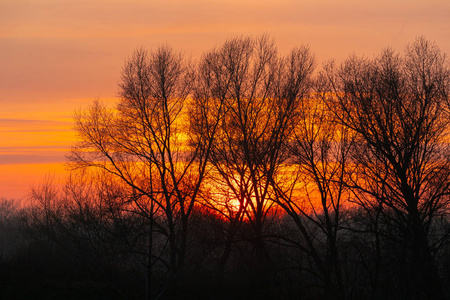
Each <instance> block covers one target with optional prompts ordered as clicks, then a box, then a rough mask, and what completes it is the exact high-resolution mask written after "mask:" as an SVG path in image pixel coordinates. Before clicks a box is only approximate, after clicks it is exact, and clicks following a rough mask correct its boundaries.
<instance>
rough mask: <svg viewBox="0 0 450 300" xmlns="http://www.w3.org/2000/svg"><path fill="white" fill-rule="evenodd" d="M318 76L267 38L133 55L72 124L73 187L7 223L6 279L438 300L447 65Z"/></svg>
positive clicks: (38, 199) (38, 192)
mask: <svg viewBox="0 0 450 300" xmlns="http://www.w3.org/2000/svg"><path fill="white" fill-rule="evenodd" d="M316 65H317V64H316V61H315V58H314V55H313V54H312V53H311V52H310V50H309V48H308V47H299V48H295V49H293V50H292V51H290V52H289V53H288V54H287V55H285V56H281V55H279V54H278V52H277V49H276V45H275V43H274V41H273V40H272V39H271V38H270V37H268V36H262V37H258V38H252V37H240V38H235V39H231V40H228V41H227V42H225V43H224V44H223V45H221V46H219V47H216V48H215V49H213V50H211V51H209V52H206V53H205V54H204V55H203V56H202V57H201V59H200V60H199V61H197V62H193V61H190V60H189V59H187V58H186V57H185V56H184V55H183V54H181V53H178V52H176V51H174V50H173V49H172V48H170V47H169V46H162V47H159V48H158V49H156V50H155V51H154V52H148V51H146V50H143V49H141V50H137V51H136V52H135V53H134V54H133V55H132V56H131V57H130V58H129V59H128V61H127V62H126V63H125V65H124V68H123V71H122V77H121V80H120V83H119V94H120V101H119V103H118V104H117V106H116V107H113V108H112V107H107V106H105V105H103V104H102V103H101V102H100V101H95V102H94V103H93V105H92V106H91V107H90V108H88V109H87V110H84V111H80V112H77V113H76V116H75V128H76V131H77V134H78V142H77V144H76V145H74V146H73V148H72V150H71V152H70V154H68V161H69V163H68V164H69V167H70V168H71V169H72V174H71V177H70V179H69V180H68V181H67V182H66V183H65V184H64V185H63V186H57V185H55V184H52V183H46V184H43V185H42V186H40V187H38V188H35V189H33V191H32V196H31V198H32V200H33V201H34V202H33V203H34V204H33V205H32V206H31V207H28V208H24V209H23V210H20V211H19V210H17V212H15V213H13V214H12V215H14V216H16V221H15V222H13V224H16V227H17V230H18V232H20V233H18V234H17V236H18V237H19V236H20V237H22V238H23V241H22V242H20V243H19V242H17V246H16V248H15V249H16V250H15V251H10V255H9V256H8V257H7V258H4V259H3V261H2V265H3V268H4V269H5V270H9V271H8V272H11V274H12V275H11V274H10V275H8V276H9V277H8V276H4V277H5V278H6V277H7V278H15V279H17V280H18V278H19V277H20V276H16V277H14V274H22V273H20V272H24V270H21V269H20V268H18V266H20V265H21V264H22V263H23V261H24V260H25V261H27V266H28V268H29V269H30V268H31V269H32V270H31V269H30V270H31V271H32V272H34V273H33V274H35V277H33V275H30V276H31V277H29V278H30V279H29V280H28V281H27V282H28V283H33V282H34V283H36V280H37V279H36V277H39V278H38V279H39V280H38V281H39V282H40V284H38V285H37V286H38V287H39V288H40V289H41V290H42V291H44V290H47V291H48V290H50V291H52V292H53V293H56V294H57V295H61V294H58V293H63V292H62V291H63V290H65V291H67V290H70V291H71V293H72V296H73V297H77V296H76V295H79V297H84V298H86V299H89V297H91V298H94V297H95V298H103V299H111V298H116V299H142V298H146V299H179V298H192V299H199V298H204V299H249V298H250V299H252V298H253V299H446V298H448V297H449V295H450V291H449V290H448V283H449V280H450V251H449V250H450V249H449V246H450V245H449V234H450V227H449V221H450V219H449V215H448V209H449V199H450V198H449V184H450V145H449V143H448V138H449V137H448V133H449V129H450V127H449V125H448V124H449V120H450V119H449V112H450V110H449V108H450V107H449V105H450V102H449V96H448V95H449V89H450V71H449V64H448V61H447V59H446V56H445V54H444V53H442V52H441V51H440V50H439V48H438V47H437V46H436V45H435V44H434V43H432V42H430V41H427V40H426V39H425V38H422V37H420V38H417V39H416V40H415V41H414V42H413V43H411V44H409V45H408V46H407V47H406V50H405V52H404V54H403V55H400V54H397V53H396V52H395V51H393V50H392V49H386V50H384V51H382V53H381V54H380V55H378V56H377V57H375V58H373V59H369V58H361V57H357V56H355V55H353V56H350V57H349V58H348V59H347V60H346V61H344V62H343V63H342V64H340V65H336V64H335V63H333V62H328V63H326V64H324V65H323V66H322V67H321V68H320V69H318V68H317V66H316ZM5 203H6V202H5ZM33 268H34V269H33ZM39 268H41V269H39ZM30 270H28V271H30ZM31 271H30V272H31ZM14 272H16V273H14ZM17 272H19V273H17ZM13 273H14V274H13ZM36 274H40V275H39V276H38V275H36ZM55 274H56V275H55ZM7 282H10V283H9V285H5V286H6V290H7V291H9V292H10V295H11V293H12V291H13V290H14V284H13V283H11V282H12V279H10V280H9V281H8V280H7ZM83 292H84V293H85V294H83Z"/></svg>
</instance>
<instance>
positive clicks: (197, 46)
mask: <svg viewBox="0 0 450 300" xmlns="http://www.w3.org/2000/svg"><path fill="white" fill-rule="evenodd" d="M449 21H450V1H448V0H427V1H424V0H409V1H406V0H402V1H399V0H389V1H388V0H380V1H373V0H353V1H352V0H341V1H331V0H327V1H325V0H307V1H305V0H278V1H269V0H251V1H249V0H239V1H238V0H232V1H225V0H215V1H211V0H210V1H206V0H194V1H190V0H165V1H163V0H153V1H150V0H147V1H144V0H132V1H124V0H120V1H119V0H108V1H107V0H102V1H100V0H90V1H85V0H64V1H61V0H0V197H7V198H24V197H26V196H27V194H28V193H29V191H30V186H32V185H36V184H39V183H40V182H42V180H43V178H44V177H46V176H49V175H54V176H55V177H61V175H62V174H64V166H63V164H62V163H63V162H64V160H65V158H64V157H65V153H66V151H67V150H68V149H69V148H70V145H71V144H72V143H73V141H74V140H75V138H76V137H75V134H74V132H73V131H72V115H73V112H74V111H75V110H78V109H81V108H83V107H86V105H88V104H89V103H90V102H91V101H92V99H96V98H98V99H102V100H104V101H114V99H113V98H114V97H115V96H116V94H117V91H118V88H117V82H118V80H119V78H120V73H121V68H122V65H123V63H124V61H125V59H126V58H127V57H128V56H129V55H130V54H131V53H132V52H133V50H135V49H136V48H139V47H145V48H147V49H154V48H156V47H157V46H158V45H161V44H165V43H168V44H170V45H172V46H173V47H174V48H175V49H179V50H183V51H184V52H185V53H186V54H187V55H190V56H192V57H193V58H194V59H196V58H199V57H200V56H201V54H202V53H203V52H204V51H207V50H209V49H211V48H213V47H214V46H217V45H220V44H221V43H223V42H224V41H225V40H226V39H227V38H231V37H235V36H239V35H254V36H255V35H260V34H264V33H268V34H270V35H271V36H273V37H274V38H275V40H276V42H277V45H278V48H279V50H280V52H281V53H286V52H287V51H288V50H289V49H290V48H292V47H295V46H299V45H302V44H307V45H309V46H310V48H311V50H312V51H313V52H314V53H315V54H316V57H317V59H318V61H319V63H320V62H324V61H325V60H328V59H332V58H334V59H336V60H337V61H341V60H343V59H345V58H346V57H347V56H348V55H350V54H351V53H356V54H358V55H365V56H367V57H372V56H373V55H375V54H377V53H379V52H380V51H381V50H382V49H383V48H385V47H387V46H390V47H392V48H394V49H396V50H397V51H399V52H402V51H403V49H404V47H405V46H406V44H407V43H409V42H412V41H414V39H415V37H417V36H419V35H424V36H426V37H427V38H428V39H430V40H432V41H435V42H436V43H437V45H438V46H439V47H440V48H441V50H442V51H443V52H445V53H447V54H450V22H449Z"/></svg>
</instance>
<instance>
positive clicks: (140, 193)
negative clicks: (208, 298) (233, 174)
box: [69, 46, 208, 286]
mask: <svg viewBox="0 0 450 300" xmlns="http://www.w3.org/2000/svg"><path fill="white" fill-rule="evenodd" d="M194 75H195V74H194V73H193V72H192V70H191V68H190V65H189V62H188V61H187V60H186V59H185V58H184V57H183V56H182V55H181V54H178V53H176V52H175V51H174V50H172V49H171V48H170V47H168V46H163V47H160V48H158V49H157V50H156V51H155V52H151V53H148V52H146V51H144V50H138V51H136V52H135V53H134V55H133V56H132V57H131V59H130V60H129V61H128V62H127V63H126V64H125V67H124V69H123V73H122V81H121V83H120V96H121V100H120V102H119V104H118V106H117V108H115V109H108V108H107V107H105V106H103V105H101V104H100V103H99V102H98V101H97V102H95V103H94V105H93V106H92V107H91V108H90V109H89V110H87V111H84V112H81V113H78V114H77V115H76V117H75V121H76V131H77V133H78V135H79V140H80V141H79V142H78V143H77V145H76V146H75V147H73V149H72V152H71V155H70V156H69V159H70V161H71V163H72V166H73V167H74V168H94V169H98V170H102V171H104V172H107V173H109V174H112V175H113V176H114V177H115V178H116V179H117V180H119V181H120V182H121V183H122V184H124V185H125V186H126V187H127V189H128V191H127V195H128V196H127V197H128V201H130V202H134V203H135V204H136V207H137V208H139V209H140V210H141V213H142V214H143V215H145V216H146V217H147V219H148V220H149V223H148V224H149V225H148V226H149V227H150V237H149V245H150V246H149V251H150V253H149V257H153V255H152V253H151V249H152V232H153V231H154V230H155V228H154V226H156V225H155V220H157V219H158V220H159V221H160V222H159V223H158V224H157V227H158V230H159V231H161V230H162V229H163V231H164V232H165V234H166V237H167V241H168V245H169V253H168V254H169V256H168V258H169V261H168V266H169V269H170V272H171V274H172V279H174V278H175V277H177V275H178V274H179V273H180V271H181V270H182V269H183V266H184V264H185V257H186V251H187V236H188V223H189V218H190V215H191V212H192V210H193V209H194V206H195V205H196V201H197V200H196V199H197V195H198V192H199V190H200V187H201V182H202V179H203V176H204V174H205V162H206V156H207V151H208V147H203V146H204V145H203V144H201V145H200V144H198V143H196V142H195V141H194V139H191V135H189V132H188V131H189V128H188V126H187V125H186V123H188V122H189V120H188V118H187V113H188V109H187V101H188V100H187V98H188V96H189V94H190V92H191V89H192V85H193V80H194ZM157 216H160V217H159V218H157ZM148 264H149V286H150V285H151V265H152V260H151V259H149V262H148Z"/></svg>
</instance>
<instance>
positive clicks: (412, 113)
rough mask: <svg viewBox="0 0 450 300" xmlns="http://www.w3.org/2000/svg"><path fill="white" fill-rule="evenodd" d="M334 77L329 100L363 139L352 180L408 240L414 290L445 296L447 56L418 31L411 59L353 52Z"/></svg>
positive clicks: (449, 165) (330, 72)
mask: <svg viewBox="0 0 450 300" xmlns="http://www.w3.org/2000/svg"><path fill="white" fill-rule="evenodd" d="M326 76H327V77H328V80H329V84H330V89H329V94H328V96H329V97H328V107H329V108H330V109H331V110H332V111H333V112H334V114H335V116H336V117H337V118H338V120H339V122H340V123H341V124H342V125H343V126H345V127H346V128H349V129H350V130H351V131H352V132H354V134H355V135H356V139H357V140H356V142H355V146H354V147H353V150H352V156H353V158H352V159H353V160H354V163H355V165H356V166H357V167H356V169H355V170H354V173H353V174H352V175H351V177H350V179H351V180H350V181H349V182H348V185H349V187H351V188H352V189H353V191H354V192H355V194H356V195H357V196H358V199H359V204H360V205H362V206H363V207H365V208H369V207H374V208H376V210H375V211H374V213H381V214H382V215H383V218H384V219H385V220H388V221H389V224H391V225H392V226H395V228H397V230H398V231H397V232H400V234H401V236H398V237H397V236H393V235H391V238H393V239H400V245H403V246H405V253H406V255H405V257H406V258H405V259H406V264H407V269H406V270H405V272H404V273H403V274H404V276H405V278H403V282H404V283H406V284H408V283H409V285H408V286H407V289H409V291H408V292H410V293H411V294H410V295H409V296H411V297H412V296H415V297H419V298H424V297H425V298H426V297H429V298H433V299H442V298H444V293H443V288H442V285H441V284H440V280H439V276H438V272H437V268H436V266H435V264H434V261H433V253H432V249H430V245H429V237H428V232H429V228H430V225H431V224H432V221H433V218H434V217H435V216H436V215H438V214H440V213H446V210H447V209H448V203H449V202H448V201H449V194H448V191H449V185H450V156H449V155H450V152H449V150H450V148H449V147H448V144H447V143H448V140H447V132H448V127H447V122H448V119H447V115H446V112H445V111H446V104H447V103H448V100H449V99H448V91H449V90H448V89H449V70H448V66H447V62H446V59H445V55H443V54H442V53H441V52H440V51H439V49H438V48H437V47H436V46H435V45H434V44H432V43H430V42H428V41H426V40H425V39H424V38H418V39H417V40H416V41H415V43H413V44H412V45H409V46H408V47H407V49H406V53H405V57H404V58H402V57H400V56H399V55H398V54H395V53H394V52H393V51H392V50H390V49H387V50H385V51H383V52H382V54H381V55H380V56H378V57H377V58H375V59H373V60H369V59H361V58H357V57H356V56H352V57H350V58H349V59H348V60H347V61H345V62H344V63H343V64H342V65H341V66H340V68H335V67H333V66H329V67H328V68H327V72H326ZM385 234H389V233H388V232H385ZM408 276H410V278H408ZM400 280H401V279H400Z"/></svg>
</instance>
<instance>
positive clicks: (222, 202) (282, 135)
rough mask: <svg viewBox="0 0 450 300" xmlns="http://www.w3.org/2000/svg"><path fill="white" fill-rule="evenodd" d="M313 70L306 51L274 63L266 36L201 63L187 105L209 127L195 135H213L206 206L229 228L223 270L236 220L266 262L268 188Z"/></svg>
mask: <svg viewBox="0 0 450 300" xmlns="http://www.w3.org/2000/svg"><path fill="white" fill-rule="evenodd" d="M313 69H314V58H313V56H312V55H311V53H310V52H309V49H308V48H306V47H304V48H299V49H294V50H293V51H292V52H291V53H290V54H289V55H288V56H286V57H284V58H280V57H279V56H278V54H277V50H276V47H275V45H274V42H273V41H272V40H270V39H269V37H268V36H262V37H260V38H258V39H253V38H250V37H246V38H235V39H232V40H229V41H227V42H226V43H225V44H224V45H223V46H221V47H219V48H218V49H215V50H213V51H211V52H209V53H207V54H206V55H204V57H203V59H202V61H201V63H200V69H199V76H198V77H199V79H198V80H199V84H198V86H197V89H196V93H195V94H194V103H195V105H196V107H197V109H199V110H200V111H201V118H202V119H201V120H202V122H204V123H206V124H211V125H209V126H208V127H207V130H205V131H203V132H202V135H206V136H211V134H212V133H211V132H212V131H214V132H215V135H216V137H215V140H214V143H213V144H212V148H211V156H210V158H211V164H212V165H213V166H214V168H213V169H212V170H211V171H210V173H209V175H210V177H211V178H212V182H213V183H212V184H215V186H216V188H215V191H216V192H215V195H216V198H215V199H213V202H212V205H213V206H215V207H216V208H218V209H220V210H221V211H222V213H223V214H225V215H226V216H227V218H228V220H229V224H230V227H229V229H228V230H229V231H228V235H227V241H226V243H225V249H224V254H223V256H222V259H221V264H222V268H223V267H224V264H225V262H226V259H227V256H228V255H229V253H230V248H231V245H232V243H233V239H234V236H235V235H236V234H237V231H238V229H239V226H240V223H241V221H242V220H243V219H245V220H247V221H248V222H250V224H251V226H252V230H253V238H252V244H253V246H254V250H255V254H256V261H257V263H258V264H261V263H264V262H265V261H266V262H267V261H268V259H269V256H268V253H267V251H266V248H265V245H264V224H265V222H267V216H268V213H269V211H270V210H271V209H272V208H273V202H272V201H271V200H270V199H271V197H272V196H273V188H272V185H271V184H272V181H273V180H274V178H275V174H276V173H277V172H282V170H281V169H282V168H283V163H284V161H286V160H287V159H288V155H287V152H286V151H283V148H284V147H286V142H287V139H288V137H289V136H290V135H291V131H292V124H294V123H295V122H296V121H297V120H298V106H299V101H298V99H299V98H301V97H303V96H304V95H305V93H306V91H307V90H308V88H309V86H308V84H309V82H310V77H311V74H312V71H313Z"/></svg>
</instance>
